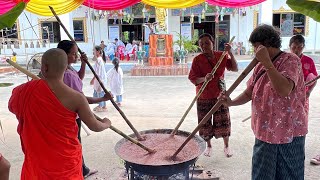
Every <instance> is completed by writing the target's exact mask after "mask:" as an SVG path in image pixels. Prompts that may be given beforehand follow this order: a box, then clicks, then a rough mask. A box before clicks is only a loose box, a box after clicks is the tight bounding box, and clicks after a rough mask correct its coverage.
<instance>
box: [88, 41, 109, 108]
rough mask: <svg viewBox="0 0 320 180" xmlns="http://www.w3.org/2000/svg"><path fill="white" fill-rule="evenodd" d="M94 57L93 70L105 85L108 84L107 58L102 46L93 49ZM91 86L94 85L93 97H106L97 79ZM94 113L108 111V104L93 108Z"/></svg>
mask: <svg viewBox="0 0 320 180" xmlns="http://www.w3.org/2000/svg"><path fill="white" fill-rule="evenodd" d="M93 55H94V58H93V59H94V60H95V64H94V67H93V69H94V71H95V72H96V74H97V75H98V77H99V79H100V80H101V82H102V83H103V84H106V81H107V73H106V69H105V62H106V56H105V54H104V51H103V49H102V48H101V47H100V46H95V47H94V49H93ZM90 84H91V85H93V90H94V92H93V97H98V98H99V97H103V96H104V94H105V93H104V91H103V89H102V87H101V86H100V84H99V81H98V80H97V79H96V78H95V77H93V78H92V80H91V81H90ZM93 111H99V112H102V111H107V107H106V102H105V101H102V102H100V103H99V105H98V106H97V107H95V108H93Z"/></svg>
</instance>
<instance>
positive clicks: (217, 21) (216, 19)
mask: <svg viewBox="0 0 320 180" xmlns="http://www.w3.org/2000/svg"><path fill="white" fill-rule="evenodd" d="M214 15H215V16H216V18H215V20H214V21H215V22H216V23H219V11H216V13H215V14H214Z"/></svg>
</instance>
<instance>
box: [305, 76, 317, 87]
mask: <svg viewBox="0 0 320 180" xmlns="http://www.w3.org/2000/svg"><path fill="white" fill-rule="evenodd" d="M318 79H320V75H319V76H317V77H315V78H314V79H312V80H311V81H308V82H306V84H305V86H311V85H312V84H313V83H314V82H316V81H317V80H318Z"/></svg>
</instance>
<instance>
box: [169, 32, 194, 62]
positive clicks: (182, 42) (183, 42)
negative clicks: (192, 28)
mask: <svg viewBox="0 0 320 180" xmlns="http://www.w3.org/2000/svg"><path fill="white" fill-rule="evenodd" d="M176 34H177V36H178V37H179V39H178V40H176V41H174V44H176V45H178V46H179V50H182V49H184V50H186V51H187V54H188V55H189V54H193V53H196V52H198V49H199V47H198V46H197V45H196V43H197V38H196V37H195V36H194V37H192V39H191V40H189V39H188V37H185V36H183V35H181V33H178V32H176ZM175 56H176V58H178V59H179V54H178V53H175ZM187 59H188V58H186V62H187Z"/></svg>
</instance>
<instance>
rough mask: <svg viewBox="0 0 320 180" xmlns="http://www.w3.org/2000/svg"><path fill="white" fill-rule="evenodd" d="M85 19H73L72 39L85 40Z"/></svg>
mask: <svg viewBox="0 0 320 180" xmlns="http://www.w3.org/2000/svg"><path fill="white" fill-rule="evenodd" d="M84 23H85V21H84V20H82V19H81V20H73V33H74V40H75V41H78V42H86V39H85V36H86V34H85V25H84Z"/></svg>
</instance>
